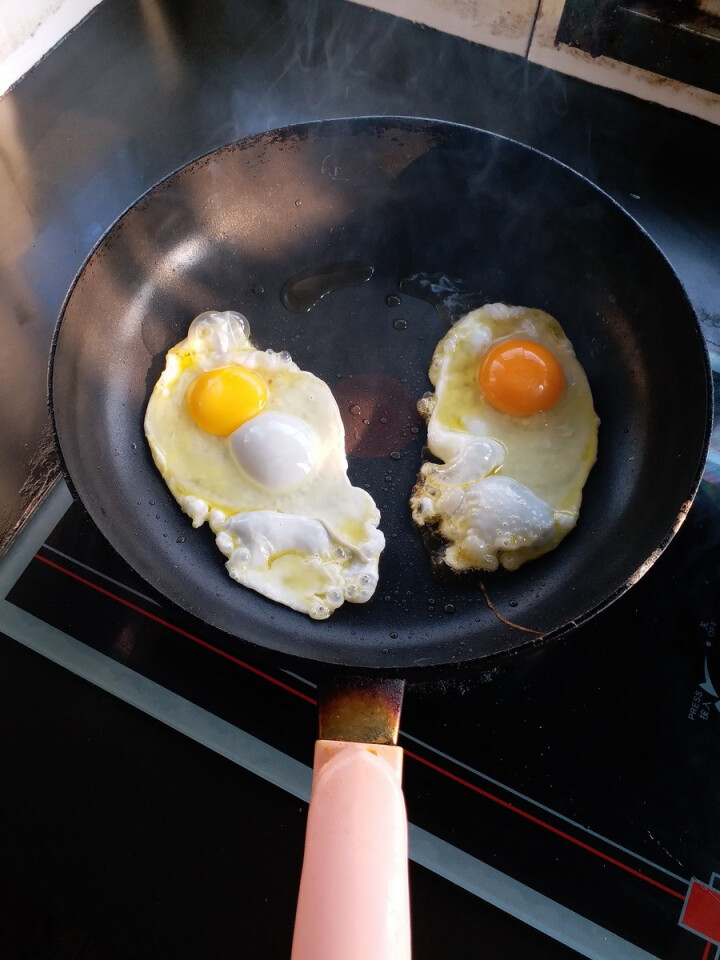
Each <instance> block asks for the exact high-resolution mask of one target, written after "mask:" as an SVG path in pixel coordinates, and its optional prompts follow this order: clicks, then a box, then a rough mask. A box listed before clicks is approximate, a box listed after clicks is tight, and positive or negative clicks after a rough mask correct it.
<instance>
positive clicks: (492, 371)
mask: <svg viewBox="0 0 720 960" xmlns="http://www.w3.org/2000/svg"><path fill="white" fill-rule="evenodd" d="M477 381H478V386H479V387H480V389H481V390H482V393H483V395H484V397H485V399H486V400H487V402H488V403H489V404H490V405H491V406H493V407H495V409H496V410H500V411H501V412H502V413H509V414H511V415H512V416H514V417H526V416H528V415H529V414H531V413H539V412H540V411H541V410H549V409H550V408H551V407H554V406H555V404H556V403H557V402H558V400H559V399H560V397H561V396H562V394H563V390H564V389H565V376H564V374H563V371H562V367H561V366H560V364H559V362H558V360H557V359H556V357H555V356H554V355H553V354H552V353H550V351H549V350H547V349H546V348H545V347H543V346H541V345H540V344H539V343H533V341H532V340H503V341H501V342H500V343H497V344H496V345H495V346H494V347H492V348H491V349H490V350H489V351H488V352H487V354H486V355H485V357H484V358H483V360H482V362H481V363H480V365H479V366H478V372H477Z"/></svg>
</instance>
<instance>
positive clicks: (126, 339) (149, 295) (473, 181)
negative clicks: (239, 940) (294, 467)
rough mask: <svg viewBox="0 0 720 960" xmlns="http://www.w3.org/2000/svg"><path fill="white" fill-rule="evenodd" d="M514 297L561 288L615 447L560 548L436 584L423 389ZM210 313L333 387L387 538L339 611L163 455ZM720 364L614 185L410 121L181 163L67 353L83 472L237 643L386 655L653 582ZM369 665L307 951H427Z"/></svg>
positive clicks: (72, 445)
mask: <svg viewBox="0 0 720 960" xmlns="http://www.w3.org/2000/svg"><path fill="white" fill-rule="evenodd" d="M347 284H349V285H347ZM323 293H324V294H325V295H324V296H321V294H323ZM318 297H319V299H318ZM498 300H501V301H506V302H509V303H515V304H522V305H526V306H532V307H541V308H543V309H545V310H547V311H549V312H550V313H551V314H553V315H554V316H555V317H557V319H558V320H559V321H560V322H561V324H562V326H563V327H564V329H565V330H566V332H567V333H568V335H569V336H570V338H571V340H572V341H573V343H574V345H575V348H576V351H577V354H578V356H579V358H580V361H581V362H582V364H583V365H584V367H585V370H586V371H587V374H588V377H589V380H590V384H591V387H592V390H593V394H594V397H595V404H596V408H597V411H598V413H599V415H600V418H601V421H602V424H601V428H600V443H599V453H598V462H597V465H596V466H595V468H594V469H593V471H592V473H591V475H590V479H589V482H588V484H587V486H586V488H585V494H584V501H583V505H582V510H581V514H580V522H579V524H578V527H577V529H576V530H575V531H573V532H572V533H571V534H570V535H569V536H568V537H567V539H566V540H564V541H563V543H562V544H561V545H560V546H559V547H558V548H557V549H556V550H555V551H553V552H552V553H551V554H548V555H547V556H545V557H543V558H541V559H539V560H537V561H534V562H532V563H529V564H527V565H526V566H524V567H522V568H521V569H520V570H519V571H516V572H514V573H502V572H501V573H495V574H492V575H487V576H484V577H483V578H482V580H483V582H482V585H481V581H480V578H479V577H477V576H467V577H466V578H462V579H461V578H455V579H447V580H445V581H444V582H440V581H439V580H437V579H435V578H434V577H433V575H432V573H431V566H430V562H429V558H428V556H427V554H426V552H425V550H424V547H423V544H422V541H421V538H420V537H419V535H418V534H417V532H416V531H415V530H414V529H413V527H412V524H411V522H410V516H409V509H408V502H407V501H408V496H409V493H410V490H411V488H412V486H413V483H414V481H415V478H416V474H417V469H418V466H419V464H420V461H421V452H422V445H423V431H422V429H421V427H420V424H419V420H418V418H417V414H416V413H415V402H416V400H417V399H418V398H419V397H420V396H421V395H422V394H423V392H424V391H425V390H426V389H427V388H428V386H429V384H428V381H427V368H428V363H429V360H430V357H431V354H432V351H433V347H434V345H435V343H436V342H437V341H438V339H439V338H440V337H441V336H443V334H444V333H445V331H446V330H447V328H448V324H449V323H450V322H452V320H453V319H454V318H456V317H458V316H459V315H461V314H462V313H464V312H466V311H467V310H468V309H469V308H471V307H473V306H479V305H481V304H482V303H485V302H488V301H498ZM315 301H317V302H315ZM307 308H309V309H307ZM208 309H221V310H226V309H232V310H239V311H240V312H242V313H244V314H246V315H247V316H248V317H249V319H250V323H251V327H252V331H253V339H254V340H255V342H256V343H257V345H258V346H259V347H261V348H267V347H272V348H273V349H275V350H289V351H290V353H291V354H292V356H293V358H294V359H295V361H296V362H297V363H299V365H300V366H301V367H303V368H306V369H309V370H311V371H313V372H314V373H316V374H317V375H319V376H320V377H322V378H323V379H324V380H326V381H327V382H328V383H329V384H330V385H331V386H332V387H333V389H334V391H335V394H336V397H337V399H338V402H339V405H340V409H341V411H342V412H343V413H344V414H345V419H346V426H347V441H348V452H349V454H350V476H351V479H352V480H353V482H354V483H355V484H357V485H359V486H362V487H365V488H366V489H367V490H368V491H369V492H370V493H371V494H372V496H373V497H374V499H375V501H376V502H377V503H378V505H379V506H380V509H381V513H382V529H383V531H384V532H385V535H386V537H387V548H386V550H385V552H384V554H383V556H382V559H381V566H380V574H381V579H380V585H379V588H378V590H377V592H376V594H375V596H374V597H373V599H372V600H371V601H370V602H369V603H367V604H362V605H352V604H349V603H348V604H345V605H344V606H343V607H341V608H340V610H338V611H337V612H336V613H335V614H334V615H333V616H332V618H331V619H330V620H328V621H323V622H317V621H313V620H310V619H308V618H307V617H305V616H304V615H302V614H299V613H295V612H293V611H291V610H288V609H286V608H284V607H281V606H278V605H276V604H274V603H272V602H271V601H268V600H266V599H264V598H263V597H261V596H259V595H257V594H255V593H252V592H250V591H248V590H245V589H243V588H242V587H239V586H238V585H237V584H235V583H234V582H233V581H231V580H230V578H229V577H228V576H227V574H226V573H225V570H224V565H223V558H222V556H221V555H220V554H219V552H218V551H217V549H216V547H215V545H214V543H213V537H212V535H211V534H210V533H209V532H208V531H207V529H200V530H192V529H191V528H190V524H189V521H188V519H187V518H186V517H185V516H184V515H182V514H181V512H180V510H179V508H178V507H177V505H176V503H175V501H174V500H173V499H172V498H171V496H170V494H169V492H168V491H167V489H166V487H165V484H164V483H163V481H162V479H161V477H160V475H159V474H158V472H157V471H156V469H155V467H154V465H153V463H152V460H151V457H150V454H149V451H148V449H147V446H146V443H145V439H144V435H143V414H144V409H145V405H146V403H147V399H148V397H149V394H150V391H151V389H152V387H153V385H154V383H155V381H156V379H157V377H158V376H159V374H160V372H161V370H162V368H163V365H164V355H165V352H166V350H167V349H168V348H169V347H170V346H172V345H173V344H174V343H176V342H177V341H179V340H180V339H182V338H183V337H184V336H185V334H186V331H187V328H188V325H189V323H190V321H191V320H192V319H193V317H195V315H196V314H199V313H201V312H202V311H204V310H208ZM710 384H711V381H710V374H709V367H708V362H707V357H706V353H705V349H704V345H703V342H702V337H701V334H700V331H699V328H698V325H697V323H696V319H695V316H694V314H693V311H692V309H691V307H690V305H689V303H688V301H687V298H686V297H685V294H684V292H683V290H682V288H681V286H680V284H679V282H678V280H677V277H676V276H675V275H674V273H673V271H672V269H671V268H670V266H669V264H668V263H667V261H666V260H665V259H664V258H663V256H662V254H661V253H660V252H659V250H658V249H657V248H656V247H655V246H654V244H653V243H652V241H651V240H650V239H649V238H648V236H647V235H646V234H645V233H644V232H643V231H642V229H641V228H640V227H639V226H638V225H637V224H636V223H635V222H634V221H633V220H632V219H631V218H630V217H629V216H628V215H627V214H626V213H625V212H624V211H623V210H622V209H621V208H620V207H619V206H617V205H616V204H615V203H614V202H613V201H612V200H611V199H610V198H609V197H608V196H606V195H605V194H603V193H602V192H600V191H599V190H598V189H596V188H595V187H594V186H593V185H592V184H590V183H589V182H588V181H587V180H584V179H583V178H582V177H580V176H578V175H577V174H575V173H574V172H573V171H571V170H569V169H568V168H567V167H564V166H562V165H561V164H559V163H556V162H555V161H553V160H551V159H550V158H548V157H546V156H544V155H542V154H539V153H537V152H535V151H533V150H530V149H528V148H526V147H523V146H521V145H519V144H517V143H513V142H512V141H510V140H506V139H503V138H501V137H498V136H495V135H493V134H490V133H486V132H483V131H479V130H474V129H470V128H467V127H458V126H454V125H451V124H446V123H439V122H436V121H424V120H411V119H388V118H382V119H378V118H364V119H356V120H336V121H326V122H321V123H312V124H306V125H300V126H296V127H291V128H288V129H284V130H279V131H275V132H271V133H267V134H263V135H261V136H259V137H255V138H252V139H249V140H246V141H243V142H241V143H238V144H233V145H231V146H228V147H225V148H223V149H221V150H217V151H215V152H214V153H211V154H209V155H208V156H206V157H203V158H202V159H200V160H197V161H196V162H195V163H193V164H190V165H189V166H187V167H184V168H183V169H182V170H180V171H178V172H177V173H175V174H173V175H172V176H170V177H169V178H168V179H167V180H165V181H163V182H162V183H161V184H160V185H158V186H157V187H155V188H154V189H153V190H151V191H150V193H149V194H147V195H146V196H145V197H144V198H143V199H141V200H140V201H139V202H138V203H137V204H136V205H135V206H134V207H132V208H131V209H130V210H129V211H128V212H127V213H126V214H125V215H124V216H123V217H121V219H120V220H119V221H118V222H117V223H116V224H115V225H114V226H113V227H112V228H111V229H110V231H109V232H108V233H107V234H106V236H105V237H104V238H103V239H102V240H101V242H100V243H99V244H98V246H97V247H96V249H95V250H94V252H93V253H92V254H91V255H90V257H89V259H88V261H87V262H86V264H85V266H84V267H83V269H82V270H81V272H80V274H79V276H78V277H77V279H76V281H75V283H74V285H73V287H72V289H71V291H70V293H69V295H68V298H67V300H66V302H65V305H64V307H63V311H62V314H61V318H60V322H59V324H58V328H57V336H56V341H55V344H54V350H53V358H52V366H51V393H52V409H53V414H54V420H55V426H56V430H57V437H58V440H59V444H60V448H61V452H62V457H63V459H64V463H65V466H66V470H67V473H68V474H69V478H70V479H71V482H72V484H73V485H74V487H75V489H76V491H77V493H78V494H79V496H80V497H81V499H82V500H83V502H84V504H85V506H86V507H87V509H88V511H89V512H90V514H91V516H92V518H93V519H94V521H95V522H96V524H97V525H98V527H99V528H100V530H101V531H102V532H103V533H104V534H105V535H106V537H107V538H108V540H109V541H110V542H111V543H112V544H113V545H114V546H115V548H116V549H117V550H118V551H119V552H120V553H121V554H122V555H123V556H124V557H125V559H126V560H127V561H128V562H129V563H130V564H131V565H132V566H133V567H135V569H136V570H137V571H138V572H139V573H140V574H142V576H144V577H145V578H146V579H147V580H148V581H149V582H150V583H152V584H153V585H154V586H155V587H156V588H157V589H159V590H160V591H161V592H162V593H164V594H165V595H166V596H168V597H169V598H170V599H171V600H173V601H175V603H177V604H179V605H180V606H181V607H184V608H185V609H187V610H188V611H190V612H191V613H193V614H195V615H196V616H198V617H200V618H203V619H204V620H206V621H207V622H209V623H211V624H212V625H213V626H215V627H218V628H220V629H221V630H222V631H224V632H225V637H226V639H225V643H226V645H227V647H228V649H229V650H236V649H237V647H238V646H240V645H242V644H250V645H252V647H253V649H254V650H255V651H256V652H257V653H259V654H264V655H269V654H270V655H284V656H287V655H291V656H292V657H294V658H297V657H300V658H305V659H308V660H312V661H315V662H316V663H320V664H322V665H326V666H327V665H335V666H336V667H342V668H344V669H345V670H347V671H351V672H353V673H358V672H363V671H365V672H371V673H374V674H378V673H379V674H385V675H388V674H392V673H393V672H398V671H400V672H403V673H406V674H407V673H412V672H414V671H416V670H419V669H420V668H422V667H426V666H431V665H432V666H440V665H444V666H448V665H452V664H463V663H467V662H470V661H478V660H481V659H483V658H487V657H490V656H497V655H500V654H507V653H510V652H512V651H517V650H520V649H522V648H523V647H525V646H528V645H530V644H532V643H537V642H539V641H540V639H547V638H549V637H553V636H558V635H559V634H561V633H563V632H565V631H567V630H569V629H571V628H572V627H573V626H574V625H576V624H578V623H580V622H582V621H584V620H586V619H588V618H589V617H591V616H593V615H594V614H595V613H597V612H598V611H599V610H601V609H602V608H603V607H604V606H606V605H607V604H608V603H610V602H611V601H612V600H613V599H614V598H615V597H617V596H619V594H621V593H622V592H623V591H624V590H626V589H627V588H628V587H629V586H631V585H632V584H633V583H634V582H635V581H636V580H637V579H638V578H639V577H640V576H641V575H642V573H643V572H644V571H645V570H646V569H647V568H648V567H649V566H650V565H651V563H652V562H653V561H654V560H655V558H656V557H657V556H658V555H659V553H660V552H661V550H662V549H663V548H664V546H665V545H666V544H667V543H668V541H669V539H670V538H671V536H672V535H673V533H674V531H675V530H676V529H677V527H678V525H679V524H680V522H681V521H682V520H683V518H684V516H685V514H686V513H687V511H688V509H689V506H690V503H691V501H692V498H693V496H694V494H695V491H696V489H697V485H698V482H699V479H700V475H701V470H702V466H703V462H704V458H705V453H706V448H707V444H708V438H709V434H710V426H711V423H710V410H711V405H710V399H711V397H710V394H711V386H710ZM351 409H354V410H356V411H358V410H359V413H357V412H356V413H355V414H352V413H350V412H349V411H350V410H351ZM365 421H367V422H365ZM509 620H512V621H513V623H515V624H518V625H520V626H522V627H524V628H526V629H524V630H519V629H517V626H513V625H512V624H511V623H509V622H508V621H509ZM362 683H364V684H366V685H367V686H365V687H362ZM361 687H362V688H361V695H360V697H359V699H358V698H356V699H353V693H352V690H348V689H347V688H345V689H344V690H342V691H341V692H340V694H339V696H338V697H335V696H334V692H333V691H332V690H331V691H330V692H329V694H327V695H326V696H325V698H324V702H323V705H322V707H321V739H320V740H319V741H318V744H317V746H316V754H315V766H314V779H313V795H312V802H311V806H310V813H309V820H308V831H307V838H306V854H305V867H304V870H303V879H302V883H301V888H300V899H299V906H298V917H297V921H296V927H295V939H294V946H293V960H341V958H345V957H350V956H352V957H353V958H360V957H362V958H368V960H390V958H392V960H403V958H407V957H409V950H410V947H409V935H408V932H407V931H408V893H407V857H406V847H405V842H406V841H405V836H406V832H407V831H406V828H405V821H404V812H403V810H404V807H403V802H402V796H401V793H400V787H399V771H400V757H401V753H398V748H397V747H394V746H387V744H390V743H393V742H395V739H396V733H397V723H396V721H397V719H398V717H399V702H400V697H399V696H397V694H399V692H400V687H399V685H397V684H396V685H395V686H393V685H392V684H391V683H386V684H385V685H384V686H383V685H382V684H381V685H375V686H374V687H373V683H372V681H368V680H364V681H362V682H361ZM376 694H377V695H378V696H377V697H376ZM383 698H385V700H383ZM385 701H387V702H385ZM357 702H359V703H360V706H359V707H357V705H356V703H357ZM348 704H349V705H350V708H349V713H348V711H347V709H346V708H347V707H348ZM378 704H379V707H377V705H378ZM376 707H377V709H376ZM348 716H349V717H350V719H349V720H348ZM356 717H359V718H360V721H361V722H360V723H356ZM377 717H380V719H381V720H383V721H388V722H387V723H386V725H385V727H384V728H383V730H382V731H380V732H378V731H377V730H376V727H375V722H376V719H377ZM366 720H367V721H368V723H367V724H366V723H365V721H366ZM343 741H345V742H343ZM347 741H350V742H347ZM376 744H382V746H376ZM390 771H391V772H390ZM348 857H351V858H352V859H351V860H349V859H348ZM358 931H361V933H360V934H359V933H358ZM361 943H362V949H360V944H361Z"/></svg>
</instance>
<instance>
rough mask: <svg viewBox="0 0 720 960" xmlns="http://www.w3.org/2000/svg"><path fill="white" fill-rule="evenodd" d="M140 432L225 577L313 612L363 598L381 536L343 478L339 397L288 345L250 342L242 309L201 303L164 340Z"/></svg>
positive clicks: (370, 588) (321, 615) (370, 507)
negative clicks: (177, 337) (172, 338)
mask: <svg viewBox="0 0 720 960" xmlns="http://www.w3.org/2000/svg"><path fill="white" fill-rule="evenodd" d="M145 435H146V437H147V440H148V443H149V445H150V449H151V452H152V456H153V459H154V461H155V464H156V466H157V468H158V470H159V471H160V473H161V474H162V476H163V478H164V480H165V482H166V484H167V486H168V487H169V489H170V492H171V493H172V495H173V496H174V497H175V499H176V500H177V501H178V503H179V504H180V507H181V508H182V509H183V510H184V512H185V513H187V514H188V515H189V516H190V517H191V518H192V521H193V526H195V527H198V526H201V525H202V524H203V523H205V521H207V522H208V524H209V526H210V528H211V529H212V531H213V532H214V534H215V540H216V543H217V546H218V548H219V550H220V551H221V552H222V553H223V554H224V555H225V557H227V562H226V567H227V570H228V573H229V574H230V576H231V577H232V578H233V579H235V580H237V581H238V582H239V583H241V584H243V585H244V586H246V587H250V588H251V589H253V590H256V591H257V592H258V593H261V594H263V595H264V596H266V597H269V598H270V599H272V600H275V601H277V602H278V603H282V604H285V605H286V606H288V607H291V608H292V609H294V610H298V611H300V612H302V613H306V614H308V615H309V616H310V617H313V618H314V619H318V620H322V619H325V618H326V617H328V616H330V614H331V613H332V612H333V611H334V610H336V609H337V608H338V607H339V606H340V605H341V604H342V603H343V602H344V601H345V600H349V601H351V602H353V603H362V602H365V601H367V600H369V599H370V597H371V596H372V594H373V592H374V590H375V587H376V585H377V580H378V561H379V557H380V553H381V551H382V549H383V547H384V545H385V538H384V537H383V535H382V533H381V532H380V531H379V529H378V525H379V522H380V514H379V512H378V509H377V507H376V506H375V503H374V501H373V499H372V497H371V496H370V495H369V494H368V493H367V492H366V491H365V490H361V489H360V488H359V487H354V486H353V485H352V484H351V483H350V480H349V479H348V476H347V458H346V455H345V431H344V428H343V424H342V419H341V417H340V411H339V410H338V406H337V403H336V402H335V399H334V397H333V395H332V393H331V391H330V388H329V387H328V386H327V384H326V383H324V382H323V381H322V380H320V379H318V377H316V376H314V375H313V374H312V373H309V372H308V371H306V370H301V369H300V368H299V367H298V366H297V364H295V363H293V361H292V359H291V358H290V355H289V354H288V353H286V352H285V351H281V352H279V353H275V352H274V351H273V350H258V349H256V348H255V346H254V345H253V344H252V342H251V340H250V329H249V324H248V321H247V319H246V318H245V317H243V316H242V315H241V314H239V313H234V312H232V311H228V312H224V313H217V312H207V313H203V314H200V316H199V317H196V319H195V320H193V322H192V323H191V325H190V329H189V331H188V335H187V337H186V338H185V339H184V340H183V341H182V342H180V343H178V344H177V345H176V346H174V347H172V349H170V350H169V351H168V353H167V356H166V363H165V369H164V371H163V373H162V374H161V376H160V378H159V380H158V381H157V383H156V385H155V387H154V389H153V391H152V394H151V396H150V400H149V402H148V406H147V409H146V413H145Z"/></svg>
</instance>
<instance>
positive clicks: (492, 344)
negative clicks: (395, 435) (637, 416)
mask: <svg viewBox="0 0 720 960" xmlns="http://www.w3.org/2000/svg"><path fill="white" fill-rule="evenodd" d="M429 378H430V382H431V383H432V384H433V386H434V387H435V390H434V392H432V393H428V394H426V396H425V397H424V398H423V399H422V400H421V401H420V403H419V404H418V409H419V411H420V413H421V415H422V416H423V417H424V419H425V420H426V422H427V430H428V435H427V448H428V450H429V452H430V454H432V456H433V457H434V458H436V459H437V461H439V462H430V461H428V462H425V463H423V464H422V466H421V468H420V473H419V477H418V482H417V484H416V486H415V488H414V490H413V493H412V496H411V499H410V507H411V512H412V517H413V520H414V522H415V523H416V524H417V526H418V527H420V528H421V530H422V531H423V533H425V534H426V535H428V543H429V544H435V545H436V544H437V543H438V542H439V544H440V548H439V550H437V551H433V552H434V555H435V559H436V560H438V561H440V562H442V563H444V564H446V565H447V566H448V567H450V568H451V569H452V570H455V571H458V572H461V571H466V570H496V569H497V568H498V566H500V565H502V566H503V567H505V568H506V569H507V570H516V569H517V568H518V567H519V566H521V564H523V563H525V562H526V561H528V560H532V559H534V558H536V557H539V556H541V555H542V554H544V553H547V552H548V551H549V550H552V549H554V548H555V547H556V546H557V545H558V544H559V543H560V541H561V540H562V539H563V538H564V537H565V536H566V535H567V534H568V533H569V532H570V531H571V530H572V529H573V527H575V525H576V523H577V520H578V514H579V511H580V503H581V499H582V490H583V486H584V484H585V481H586V480H587V477H588V474H589V472H590V470H591V468H592V466H593V464H594V462H595V459H596V454H597V433H598V425H599V422H600V421H599V419H598V417H597V414H596V413H595V410H594V407H593V399H592V395H591V392H590V387H589V384H588V381H587V377H586V376H585V372H584V370H583V368H582V367H581V365H580V363H579V362H578V360H577V358H576V356H575V352H574V350H573V347H572V344H571V343H570V341H569V340H568V338H567V337H566V336H565V333H564V332H563V330H562V328H561V327H560V324H559V323H558V322H557V321H556V320H555V319H554V318H553V317H551V316H550V315H549V314H547V313H544V312H543V311H542V310H533V309H528V308H525V307H515V306H508V305H506V304H502V303H494V304H488V305H486V306H484V307H482V308H480V309H479V310H473V311H472V312H471V313H468V314H466V316H464V317H462V318H461V319H460V320H459V321H458V322H457V323H455V324H454V325H453V326H452V327H451V329H450V330H449V331H448V333H447V334H446V335H445V336H444V337H443V339H442V340H441V341H440V342H439V343H438V345H437V347H436V349H435V352H434V354H433V358H432V362H431V366H430V370H429ZM431 549H432V546H431Z"/></svg>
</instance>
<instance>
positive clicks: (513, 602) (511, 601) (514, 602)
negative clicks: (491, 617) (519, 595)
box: [510, 600, 518, 607]
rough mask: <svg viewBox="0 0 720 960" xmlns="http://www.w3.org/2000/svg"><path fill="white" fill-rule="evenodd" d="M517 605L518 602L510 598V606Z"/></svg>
mask: <svg viewBox="0 0 720 960" xmlns="http://www.w3.org/2000/svg"><path fill="white" fill-rule="evenodd" d="M517 605H518V604H517V600H510V606H511V607H516V606H517Z"/></svg>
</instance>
